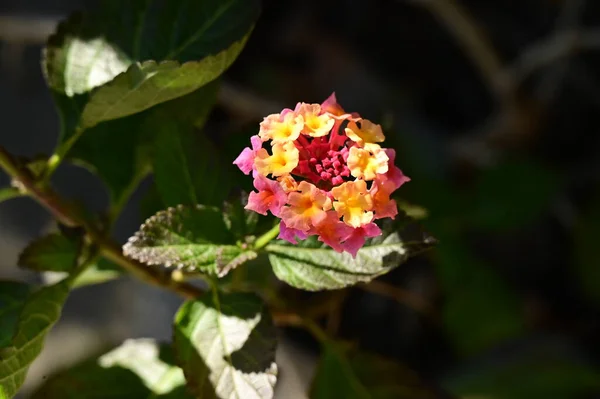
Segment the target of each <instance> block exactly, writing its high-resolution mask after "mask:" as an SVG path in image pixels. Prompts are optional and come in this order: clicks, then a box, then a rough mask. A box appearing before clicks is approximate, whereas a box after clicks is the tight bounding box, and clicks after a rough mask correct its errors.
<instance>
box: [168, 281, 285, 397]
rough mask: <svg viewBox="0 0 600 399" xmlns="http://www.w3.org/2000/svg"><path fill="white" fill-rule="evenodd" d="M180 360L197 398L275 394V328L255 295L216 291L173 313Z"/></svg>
mask: <svg viewBox="0 0 600 399" xmlns="http://www.w3.org/2000/svg"><path fill="white" fill-rule="evenodd" d="M174 347H175V354H176V357H177V363H178V364H179V365H180V366H181V368H182V369H183V372H184V373H185V376H186V378H187V381H188V385H189V386H190V388H191V389H192V390H193V391H194V393H195V395H196V397H199V398H205V397H207V398H257V399H258V398H272V397H273V387H274V386H275V382H276V379H277V365H276V364H275V347H276V341H275V328H274V326H273V324H272V321H271V318H270V316H269V314H268V313H267V312H266V310H265V309H264V305H263V303H262V301H261V300H260V299H259V298H258V297H257V296H255V295H254V294H240V293H236V294H228V295H224V294H221V293H219V292H218V291H216V290H214V291H213V293H212V296H208V295H206V296H204V297H203V298H200V299H198V300H195V301H188V302H186V303H185V304H184V305H183V306H182V307H181V309H180V310H179V312H178V313H177V316H176V317H175V334H174Z"/></svg>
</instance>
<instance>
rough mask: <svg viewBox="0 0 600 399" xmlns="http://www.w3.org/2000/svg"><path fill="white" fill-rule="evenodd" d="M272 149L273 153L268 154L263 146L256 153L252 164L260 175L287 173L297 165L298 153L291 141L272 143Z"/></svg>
mask: <svg viewBox="0 0 600 399" xmlns="http://www.w3.org/2000/svg"><path fill="white" fill-rule="evenodd" d="M272 149H273V155H269V153H268V152H267V150H265V149H264V148H261V149H260V150H258V151H257V153H256V158H255V159H254V166H255V167H256V170H257V171H258V173H260V174H261V175H263V176H267V175H269V174H272V175H273V176H282V175H286V174H289V173H290V172H291V171H292V170H294V168H295V167H296V166H298V156H299V153H298V149H297V148H296V146H295V145H294V142H293V141H288V142H287V143H274V144H273V148H272Z"/></svg>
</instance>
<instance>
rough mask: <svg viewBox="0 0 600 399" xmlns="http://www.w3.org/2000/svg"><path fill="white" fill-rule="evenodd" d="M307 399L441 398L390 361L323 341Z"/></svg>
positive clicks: (443, 396)
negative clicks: (320, 355)
mask: <svg viewBox="0 0 600 399" xmlns="http://www.w3.org/2000/svg"><path fill="white" fill-rule="evenodd" d="M310 397H311V399H329V398H344V399H441V398H450V396H447V395H445V394H443V393H441V392H437V391H435V390H434V389H433V388H430V387H427V386H425V385H424V384H423V382H422V381H421V380H420V379H419V378H418V376H417V375H416V374H415V373H414V372H412V371H411V370H409V369H407V368H406V367H403V366H401V365H400V364H398V363H395V362H393V361H391V360H388V359H385V358H382V357H380V356H377V355H373V354H369V353H364V352H357V353H351V354H346V353H344V351H343V350H342V349H341V348H339V347H337V346H336V345H334V344H329V343H328V344H325V347H324V350H323V354H322V357H321V361H320V363H319V366H318V368H317V371H316V374H315V377H314V380H313V384H312V387H311V392H310Z"/></svg>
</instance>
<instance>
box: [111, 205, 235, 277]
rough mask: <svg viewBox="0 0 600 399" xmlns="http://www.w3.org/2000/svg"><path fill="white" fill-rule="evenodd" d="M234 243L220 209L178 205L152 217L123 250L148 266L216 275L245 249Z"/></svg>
mask: <svg viewBox="0 0 600 399" xmlns="http://www.w3.org/2000/svg"><path fill="white" fill-rule="evenodd" d="M233 242H234V239H233V236H232V234H231V233H230V232H229V231H228V230H227V226H226V225H225V222H224V220H223V215H222V213H221V212H220V211H219V210H218V209H217V208H211V207H205V206H202V205H197V206H178V207H176V208H169V209H167V210H165V211H161V212H159V213H157V214H156V215H154V216H152V217H151V218H150V219H148V220H147V221H146V222H145V223H144V224H143V225H142V227H141V228H140V230H139V231H138V232H137V233H136V234H135V235H134V236H133V237H131V238H130V239H129V242H128V243H127V244H126V245H125V246H124V247H123V249H124V252H125V255H127V256H129V257H132V258H134V259H137V260H139V261H140V262H143V263H145V264H147V265H164V266H167V267H171V266H174V267H178V268H182V269H186V270H188V271H200V272H204V273H209V274H214V275H216V274H218V273H219V270H220V269H222V268H223V267H225V266H226V265H228V264H229V263H230V262H231V261H233V260H234V259H236V258H237V257H238V256H240V255H241V254H242V253H243V252H244V250H242V249H241V248H240V247H238V246H237V245H233Z"/></svg>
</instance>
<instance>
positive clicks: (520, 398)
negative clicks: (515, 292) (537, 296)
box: [444, 335, 600, 399]
mask: <svg viewBox="0 0 600 399" xmlns="http://www.w3.org/2000/svg"><path fill="white" fill-rule="evenodd" d="M565 344H566V342H564V341H563V342H561V341H558V340H556V339H551V340H548V339H546V338H543V337H540V336H539V335H538V336H536V337H535V339H534V340H525V341H520V342H519V345H511V346H510V347H509V348H507V349H506V350H504V351H502V352H501V353H498V352H494V353H493V355H491V356H490V357H488V358H486V359H485V360H484V361H481V360H480V361H477V362H476V363H475V364H471V365H470V366H469V367H468V368H466V369H464V370H461V371H458V372H454V373H452V375H450V376H448V377H447V378H446V381H445V384H444V385H445V387H446V389H448V390H449V391H451V392H453V393H455V394H456V395H460V397H462V398H490V399H504V398H507V399H508V398H510V399H549V398H552V399H554V398H557V399H558V398H560V399H575V398H594V397H597V394H598V392H600V373H599V372H598V370H597V368H595V367H594V366H593V365H591V364H586V362H585V361H583V359H582V358H581V357H582V354H577V353H576V352H574V351H571V350H565V349H567V348H569V346H568V345H565ZM583 355H584V357H585V354H583Z"/></svg>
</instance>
